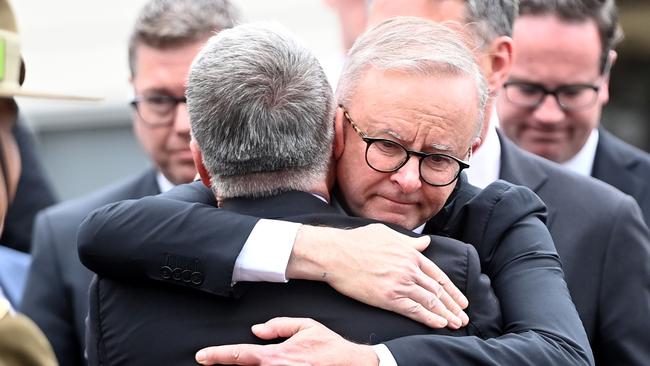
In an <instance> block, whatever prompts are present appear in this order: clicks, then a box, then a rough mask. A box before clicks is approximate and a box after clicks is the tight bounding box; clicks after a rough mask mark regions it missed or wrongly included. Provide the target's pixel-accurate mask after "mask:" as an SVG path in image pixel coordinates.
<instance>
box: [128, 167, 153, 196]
mask: <svg viewBox="0 0 650 366" xmlns="http://www.w3.org/2000/svg"><path fill="white" fill-rule="evenodd" d="M157 174H158V171H157V170H155V169H149V170H147V171H146V172H144V173H142V174H141V175H140V177H138V178H136V179H135V180H134V181H133V182H132V184H131V186H130V187H128V196H129V197H145V196H153V195H156V194H159V193H160V188H159V187H158V181H157V180H156V175H157Z"/></svg>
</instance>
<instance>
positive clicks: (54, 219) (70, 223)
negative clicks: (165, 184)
mask: <svg viewBox="0 0 650 366" xmlns="http://www.w3.org/2000/svg"><path fill="white" fill-rule="evenodd" d="M143 184H147V185H148V187H147V188H144V187H143V186H142V185H143ZM154 184H155V178H154V177H153V176H152V175H151V173H150V172H147V173H145V174H140V175H137V176H133V177H129V178H126V179H123V180H121V181H118V182H116V183H113V184H110V185H108V186H106V187H104V188H100V189H98V190H96V191H93V192H91V193H89V194H87V195H85V196H82V197H79V198H75V199H72V200H69V201H65V202H61V203H58V204H56V205H54V206H51V207H48V208H46V209H44V210H42V211H41V212H40V213H39V214H38V217H37V220H36V226H35V230H38V227H39V222H41V221H49V222H50V223H52V224H53V225H56V226H61V227H62V228H63V227H66V228H68V227H73V228H74V230H76V227H77V226H78V225H79V223H80V222H81V220H83V218H84V217H85V216H86V215H87V214H88V213H89V212H90V211H92V210H94V209H96V208H98V207H101V206H104V205H106V204H108V203H112V202H115V201H119V200H124V199H128V198H134V197H132V196H133V194H134V192H137V191H141V190H143V189H146V190H148V191H149V192H150V193H149V194H155V193H156V192H155V190H156V189H157V188H156V187H155V185H154Z"/></svg>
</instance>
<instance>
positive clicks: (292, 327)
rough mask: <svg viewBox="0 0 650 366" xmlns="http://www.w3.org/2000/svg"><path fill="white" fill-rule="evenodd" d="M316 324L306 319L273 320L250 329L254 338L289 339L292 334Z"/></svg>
mask: <svg viewBox="0 0 650 366" xmlns="http://www.w3.org/2000/svg"><path fill="white" fill-rule="evenodd" d="M315 324H318V323H317V322H316V321H314V320H312V319H308V318H273V319H271V320H269V321H267V322H266V323H263V324H255V325H253V327H252V328H251V330H252V331H253V334H255V336H257V337H259V338H262V339H266V340H268V339H275V338H289V337H291V336H293V335H294V334H296V333H298V332H300V331H302V330H304V329H307V328H311V327H313V326H314V325H315Z"/></svg>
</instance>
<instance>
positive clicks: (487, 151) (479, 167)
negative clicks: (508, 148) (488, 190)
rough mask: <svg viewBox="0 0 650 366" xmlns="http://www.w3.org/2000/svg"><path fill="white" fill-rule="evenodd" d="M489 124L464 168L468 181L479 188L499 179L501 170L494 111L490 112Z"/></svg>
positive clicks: (496, 121)
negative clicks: (479, 143)
mask: <svg viewBox="0 0 650 366" xmlns="http://www.w3.org/2000/svg"><path fill="white" fill-rule="evenodd" d="M490 125H491V126H490V127H488V132H487V134H486V136H485V140H484V141H483V144H482V145H481V147H479V148H478V150H476V152H475V153H474V154H473V155H472V160H471V161H470V167H469V169H467V170H465V171H466V172H467V173H466V174H467V178H468V180H469V183H470V184H471V185H473V186H476V187H479V188H485V187H487V186H488V185H489V184H490V183H492V182H494V181H495V180H497V179H499V172H500V171H501V142H500V141H499V135H497V130H496V127H494V126H498V125H499V120H498V118H497V116H496V113H492V117H491V118H490Z"/></svg>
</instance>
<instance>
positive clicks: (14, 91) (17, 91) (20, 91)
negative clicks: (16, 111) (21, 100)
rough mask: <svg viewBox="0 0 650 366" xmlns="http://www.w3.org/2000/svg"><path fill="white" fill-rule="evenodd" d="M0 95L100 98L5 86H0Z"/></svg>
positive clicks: (78, 99) (90, 99)
mask: <svg viewBox="0 0 650 366" xmlns="http://www.w3.org/2000/svg"><path fill="white" fill-rule="evenodd" d="M0 97H6V98H12V97H27V98H41V99H56V100H70V101H80V102H98V101H101V100H102V98H96V97H82V96H78V95H65V94H56V93H47V92H40V91H33V90H27V89H24V88H7V87H3V88H0Z"/></svg>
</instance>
